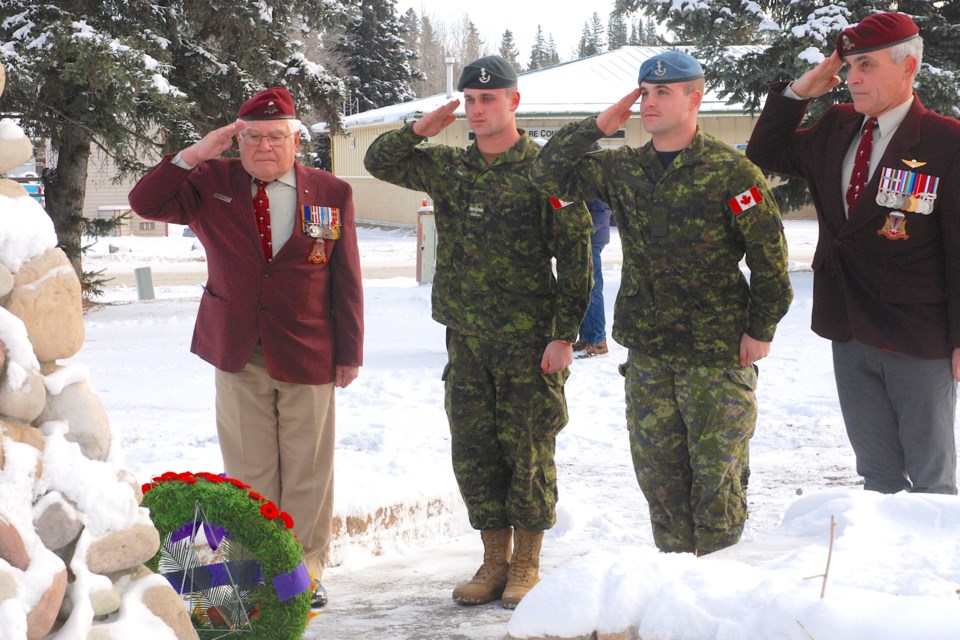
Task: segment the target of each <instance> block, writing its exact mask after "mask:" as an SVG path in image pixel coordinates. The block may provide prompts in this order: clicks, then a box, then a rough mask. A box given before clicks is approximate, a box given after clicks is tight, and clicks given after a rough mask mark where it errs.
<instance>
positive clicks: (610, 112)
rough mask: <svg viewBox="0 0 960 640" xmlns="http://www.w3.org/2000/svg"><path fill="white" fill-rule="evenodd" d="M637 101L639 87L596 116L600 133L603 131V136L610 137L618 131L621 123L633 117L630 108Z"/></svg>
mask: <svg viewBox="0 0 960 640" xmlns="http://www.w3.org/2000/svg"><path fill="white" fill-rule="evenodd" d="M639 99H640V87H637V88H636V89H634V90H633V91H631V92H630V93H628V94H627V95H625V96H623V97H622V98H620V100H619V101H618V102H617V103H616V104H614V105H612V106H610V107H607V109H606V111H604V112H603V113H601V114H600V115H599V116H597V127H598V128H599V129H600V131H603V134H604V135H607V136H612V135H613V134H615V133H616V132H617V131H619V130H620V127H622V126H623V123H624V122H626V121H627V120H628V119H629V118H630V116H631V115H633V111H631V109H630V108H631V107H632V106H633V105H634V104H636V102H637V100H639Z"/></svg>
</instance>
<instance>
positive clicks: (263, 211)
mask: <svg viewBox="0 0 960 640" xmlns="http://www.w3.org/2000/svg"><path fill="white" fill-rule="evenodd" d="M237 117H238V120H237V121H236V122H234V123H233V124H229V125H227V126H225V127H222V128H220V129H217V130H215V131H212V132H210V133H209V134H207V135H206V136H205V137H204V138H203V139H202V140H200V141H199V142H197V143H196V144H194V145H192V146H190V147H188V148H186V149H184V150H182V151H181V152H180V153H178V154H176V155H174V156H172V157H170V156H168V157H166V158H164V159H163V160H162V161H161V162H160V164H158V165H157V166H156V167H154V168H153V169H151V170H150V171H149V172H148V173H147V174H146V175H145V176H144V177H143V178H142V179H141V180H140V181H139V182H138V183H137V185H136V186H135V187H134V189H133V191H131V192H130V204H131V206H132V207H133V208H134V210H136V212H137V213H138V214H140V215H141V216H143V217H144V218H148V219H151V220H162V221H165V222H174V223H178V224H186V225H189V226H190V228H191V229H193V231H194V232H195V233H196V234H197V238H198V239H199V240H200V242H201V243H202V244H203V246H204V249H205V250H206V254H207V284H206V286H205V287H204V291H203V297H202V298H201V300H200V309H199V311H198V313H197V322H196V327H195V329H194V334H193V344H192V346H191V350H192V351H193V352H194V353H196V354H197V355H198V356H200V357H201V358H203V359H204V360H206V361H207V362H209V363H210V364H212V365H214V366H215V367H216V373H215V378H216V393H217V398H216V407H217V432H218V434H219V438H220V450H221V453H222V455H223V464H224V469H225V471H226V473H227V474H228V475H230V476H232V477H235V478H237V479H239V480H241V481H243V482H245V483H247V484H249V485H251V486H252V487H254V488H255V489H256V490H257V491H258V492H260V493H261V494H262V495H264V496H266V497H267V498H269V499H271V500H273V501H274V502H275V503H276V504H277V506H278V507H279V508H280V509H281V510H283V511H286V512H288V513H289V514H290V515H291V516H292V517H293V519H294V531H295V532H296V534H297V537H298V538H299V539H300V542H301V543H302V544H303V548H304V562H305V564H306V568H307V569H308V571H309V573H310V575H311V576H312V577H313V588H314V596H313V603H314V606H323V604H325V603H326V592H325V590H324V589H323V587H322V586H321V584H320V578H321V576H322V573H323V566H324V563H325V561H326V558H327V553H328V549H329V545H330V537H331V525H332V515H333V453H334V444H335V431H334V387H335V386H336V387H346V386H347V385H348V384H350V383H351V382H352V381H353V380H354V378H356V377H357V374H358V372H359V367H360V365H361V364H362V360H363V294H362V289H361V279H360V261H359V252H358V249H357V234H356V227H355V224H354V212H353V201H352V193H351V189H350V186H349V185H348V184H347V183H346V182H344V181H342V180H339V179H337V178H335V177H334V176H332V175H331V174H329V173H327V172H325V171H321V170H319V169H311V168H308V167H305V166H303V165H302V164H300V163H299V162H297V161H296V159H295V157H296V152H297V150H298V149H299V146H300V122H299V120H297V119H296V112H295V109H294V104H293V98H292V96H291V95H290V92H288V91H287V90H286V89H283V88H273V89H269V90H267V91H263V92H261V93H259V94H257V95H255V96H254V97H252V98H250V100H248V101H247V102H245V103H244V104H243V105H242V106H241V107H240V110H239V112H238V113H237ZM235 137H236V139H237V142H238V146H239V155H240V157H239V159H224V158H220V155H221V154H222V153H223V152H224V151H226V150H228V149H230V148H231V147H232V146H233V140H234V138H235Z"/></svg>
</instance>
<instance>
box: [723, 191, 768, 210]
mask: <svg viewBox="0 0 960 640" xmlns="http://www.w3.org/2000/svg"><path fill="white" fill-rule="evenodd" d="M761 202H763V196H762V195H761V194H760V189H758V188H757V187H756V186H753V187H750V188H749V189H747V190H746V191H744V192H743V193H741V194H740V195H738V196H734V197H733V198H730V200H729V202H728V203H727V204H729V205H730V209H731V210H732V211H733V213H734V215H740V214H741V213H743V212H744V211H746V210H747V209H749V208H750V207H753V206H756V205H758V204H760V203H761Z"/></svg>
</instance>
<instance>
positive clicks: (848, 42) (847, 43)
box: [843, 36, 857, 51]
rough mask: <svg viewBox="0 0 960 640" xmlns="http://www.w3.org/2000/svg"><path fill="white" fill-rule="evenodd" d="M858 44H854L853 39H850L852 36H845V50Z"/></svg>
mask: <svg viewBox="0 0 960 640" xmlns="http://www.w3.org/2000/svg"><path fill="white" fill-rule="evenodd" d="M856 46H857V45H855V44H853V40H851V39H850V36H843V50H844V51H850V49H853V48H854V47H856Z"/></svg>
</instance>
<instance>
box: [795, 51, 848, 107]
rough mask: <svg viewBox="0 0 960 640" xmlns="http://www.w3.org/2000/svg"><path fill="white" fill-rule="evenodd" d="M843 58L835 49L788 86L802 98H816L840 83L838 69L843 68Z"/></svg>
mask: <svg viewBox="0 0 960 640" xmlns="http://www.w3.org/2000/svg"><path fill="white" fill-rule="evenodd" d="M844 64H845V63H844V62H843V58H841V57H840V54H839V53H837V52H836V51H834V52H833V55H831V56H830V57H829V58H824V60H823V62H821V63H820V64H818V65H817V66H815V67H814V68H813V69H810V70H809V71H807V72H806V73H804V74H803V75H802V76H800V77H799V78H797V79H796V80H794V81H793V84H791V85H790V88H791V89H793V91H794V93H796V94H797V95H798V96H800V97H801V98H804V99H808V98H817V97H819V96H822V95H823V94H825V93H826V92H828V91H830V90H831V89H833V88H834V87H835V86H837V85H838V84H840V76H839V75H837V74H838V73H840V69H843V65H844Z"/></svg>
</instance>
